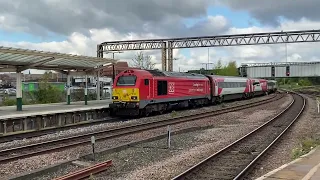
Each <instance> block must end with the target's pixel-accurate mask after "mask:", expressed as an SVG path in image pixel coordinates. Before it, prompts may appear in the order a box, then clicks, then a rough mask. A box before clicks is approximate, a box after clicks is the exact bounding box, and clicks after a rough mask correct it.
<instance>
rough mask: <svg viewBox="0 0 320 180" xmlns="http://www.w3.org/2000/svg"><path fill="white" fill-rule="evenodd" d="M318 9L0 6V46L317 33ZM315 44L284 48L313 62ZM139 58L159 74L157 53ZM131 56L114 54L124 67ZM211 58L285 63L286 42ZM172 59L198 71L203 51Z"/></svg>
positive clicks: (120, 2) (180, 4)
mask: <svg viewBox="0 0 320 180" xmlns="http://www.w3.org/2000/svg"><path fill="white" fill-rule="evenodd" d="M26 2H28V3H26ZM319 6H320V1H319V0H300V1H295V0H281V1H280V0H268V1H262V0H28V1H26V0H14V1H9V0H0V45H1V46H10V47H19V48H28V49H36V50H45V51H53V52H62V53H72V54H79V55H89V56H96V45H97V44H98V43H101V42H105V41H114V40H130V39H148V38H162V37H163V38H168V37H185V36H205V35H219V34H237V33H253V32H270V31H279V30H280V31H281V30H284V31H287V30H309V29H320V11H318V7H319ZM317 45H318V44H317V43H303V44H289V45H288V46H287V49H288V51H287V53H288V61H318V60H319V59H320V51H318V50H317V49H318V46H317ZM144 52H145V53H147V54H149V55H151V56H152V58H153V59H152V60H153V61H154V62H156V63H158V64H157V66H156V67H157V68H159V69H161V64H160V61H161V53H160V50H156V51H144ZM135 53H137V51H126V52H125V53H122V54H116V55H115V56H116V58H117V59H121V60H126V61H128V62H129V61H130V60H131V59H132V58H134V55H135ZM209 54H210V55H209V56H210V57H209V60H210V62H211V63H215V62H216V61H217V60H219V59H221V60H222V61H223V62H225V63H226V62H228V61H230V60H235V61H236V62H237V64H238V65H240V64H241V63H243V62H279V61H285V60H286V51H285V45H284V44H279V45H263V46H262V45H259V46H238V47H219V48H210V49H209ZM105 57H111V55H110V54H107V55H105ZM174 58H178V60H176V61H175V62H174V70H178V69H179V67H180V69H181V70H187V69H199V68H201V67H204V65H202V64H201V63H206V62H207V61H208V48H194V49H183V50H174ZM33 72H35V71H33Z"/></svg>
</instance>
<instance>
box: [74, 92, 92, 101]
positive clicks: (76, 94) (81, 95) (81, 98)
mask: <svg viewBox="0 0 320 180" xmlns="http://www.w3.org/2000/svg"><path fill="white" fill-rule="evenodd" d="M70 95H71V101H84V89H73V90H72V91H71V93H70ZM96 99H97V93H96V92H95V91H94V92H92V91H90V90H88V101H91V100H96Z"/></svg>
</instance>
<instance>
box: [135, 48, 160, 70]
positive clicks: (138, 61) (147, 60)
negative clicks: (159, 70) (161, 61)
mask: <svg viewBox="0 0 320 180" xmlns="http://www.w3.org/2000/svg"><path fill="white" fill-rule="evenodd" d="M155 65H156V63H153V62H152V61H151V56H149V55H146V56H145V55H144V54H143V53H142V52H141V51H140V52H138V53H137V54H136V56H135V58H134V59H132V66H133V67H137V68H141V69H154V66H155Z"/></svg>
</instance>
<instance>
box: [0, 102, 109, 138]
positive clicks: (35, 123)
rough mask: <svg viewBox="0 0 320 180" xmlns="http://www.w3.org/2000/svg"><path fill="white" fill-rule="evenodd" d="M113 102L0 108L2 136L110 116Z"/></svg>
mask: <svg viewBox="0 0 320 180" xmlns="http://www.w3.org/2000/svg"><path fill="white" fill-rule="evenodd" d="M110 103H111V100H100V101H88V105H85V103H84V101H78V102H71V104H70V105H67V104H66V103H54V104H36V105H24V106H23V109H22V111H17V110H16V106H2V107H0V135H1V134H2V135H3V134H6V133H10V132H17V131H26V130H39V129H43V128H48V127H56V126H64V125H68V124H74V123H78V122H80V121H88V120H93V119H99V118H103V117H106V116H108V114H109V111H108V109H109V104H110Z"/></svg>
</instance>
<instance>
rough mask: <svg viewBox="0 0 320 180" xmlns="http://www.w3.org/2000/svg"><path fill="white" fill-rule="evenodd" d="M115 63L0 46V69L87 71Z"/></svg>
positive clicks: (93, 58)
mask: <svg viewBox="0 0 320 180" xmlns="http://www.w3.org/2000/svg"><path fill="white" fill-rule="evenodd" d="M115 62H116V60H114V59H107V58H98V57H89V56H78V55H72V54H63V53H55V52H45V51H36V50H28V49H20V48H11V47H4V46H0V69H1V67H2V68H3V69H4V68H9V67H14V68H18V69H19V70H20V71H23V70H25V69H48V70H89V69H94V68H98V67H101V66H102V65H104V64H108V63H115Z"/></svg>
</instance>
